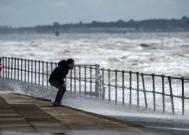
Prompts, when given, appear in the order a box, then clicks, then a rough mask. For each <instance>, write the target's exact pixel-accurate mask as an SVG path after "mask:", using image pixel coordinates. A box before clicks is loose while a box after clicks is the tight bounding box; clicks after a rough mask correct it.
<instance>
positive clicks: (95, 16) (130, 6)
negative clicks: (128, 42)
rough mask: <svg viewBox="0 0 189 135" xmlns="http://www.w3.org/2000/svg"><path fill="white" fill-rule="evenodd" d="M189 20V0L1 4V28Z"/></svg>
mask: <svg viewBox="0 0 189 135" xmlns="http://www.w3.org/2000/svg"><path fill="white" fill-rule="evenodd" d="M182 16H188V17H189V0H0V25H11V26H13V27H20V26H35V25H43V24H52V23H53V22H54V21H58V22H59V23H61V24H64V23H70V22H73V23H76V22H80V21H83V22H91V21H93V20H96V21H117V20H118V19H123V20H125V21H128V20H129V19H134V20H142V19H150V18H181V17H182Z"/></svg>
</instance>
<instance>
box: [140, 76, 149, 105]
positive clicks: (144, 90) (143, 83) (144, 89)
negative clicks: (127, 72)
mask: <svg viewBox="0 0 189 135" xmlns="http://www.w3.org/2000/svg"><path fill="white" fill-rule="evenodd" d="M141 77H142V85H143V92H144V101H145V107H146V108H147V107H148V104H147V98H146V88H145V82H144V74H143V73H142V74H141Z"/></svg>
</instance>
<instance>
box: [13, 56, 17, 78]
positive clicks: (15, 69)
mask: <svg viewBox="0 0 189 135" xmlns="http://www.w3.org/2000/svg"><path fill="white" fill-rule="evenodd" d="M16 60H17V59H16V58H14V79H15V80H16V71H17V68H16Z"/></svg>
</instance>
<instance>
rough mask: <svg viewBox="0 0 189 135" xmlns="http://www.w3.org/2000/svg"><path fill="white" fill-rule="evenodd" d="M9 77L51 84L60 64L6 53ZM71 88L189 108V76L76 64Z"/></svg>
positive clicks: (183, 110)
mask: <svg viewBox="0 0 189 135" xmlns="http://www.w3.org/2000/svg"><path fill="white" fill-rule="evenodd" d="M2 65H3V72H2V77H3V78H5V79H14V80H18V81H22V82H26V83H33V84H36V85H41V86H44V87H49V86H50V85H49V82H48V78H49V75H50V73H51V72H52V70H53V69H54V68H55V67H56V66H57V63H54V62H44V61H36V60H28V59H19V58H10V57H2ZM66 87H67V89H68V90H69V91H70V92H74V93H79V94H84V95H90V96H95V97H98V98H101V99H103V100H109V101H114V102H115V103H118V102H121V103H122V104H123V105H124V104H131V105H136V106H143V107H145V108H153V109H154V110H162V111H163V112H172V113H173V114H174V113H175V112H176V113H181V114H182V115H184V114H185V113H186V111H189V105H188V104H189V89H188V88H189V79H186V78H183V77H182V78H179V77H170V76H165V75H156V74H144V73H139V72H131V71H119V70H111V69H104V68H100V66H99V65H76V66H75V68H74V69H73V70H71V71H70V72H69V74H68V76H67V77H66Z"/></svg>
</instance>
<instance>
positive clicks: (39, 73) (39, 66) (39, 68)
mask: <svg viewBox="0 0 189 135" xmlns="http://www.w3.org/2000/svg"><path fill="white" fill-rule="evenodd" d="M38 84H39V85H41V61H38Z"/></svg>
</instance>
